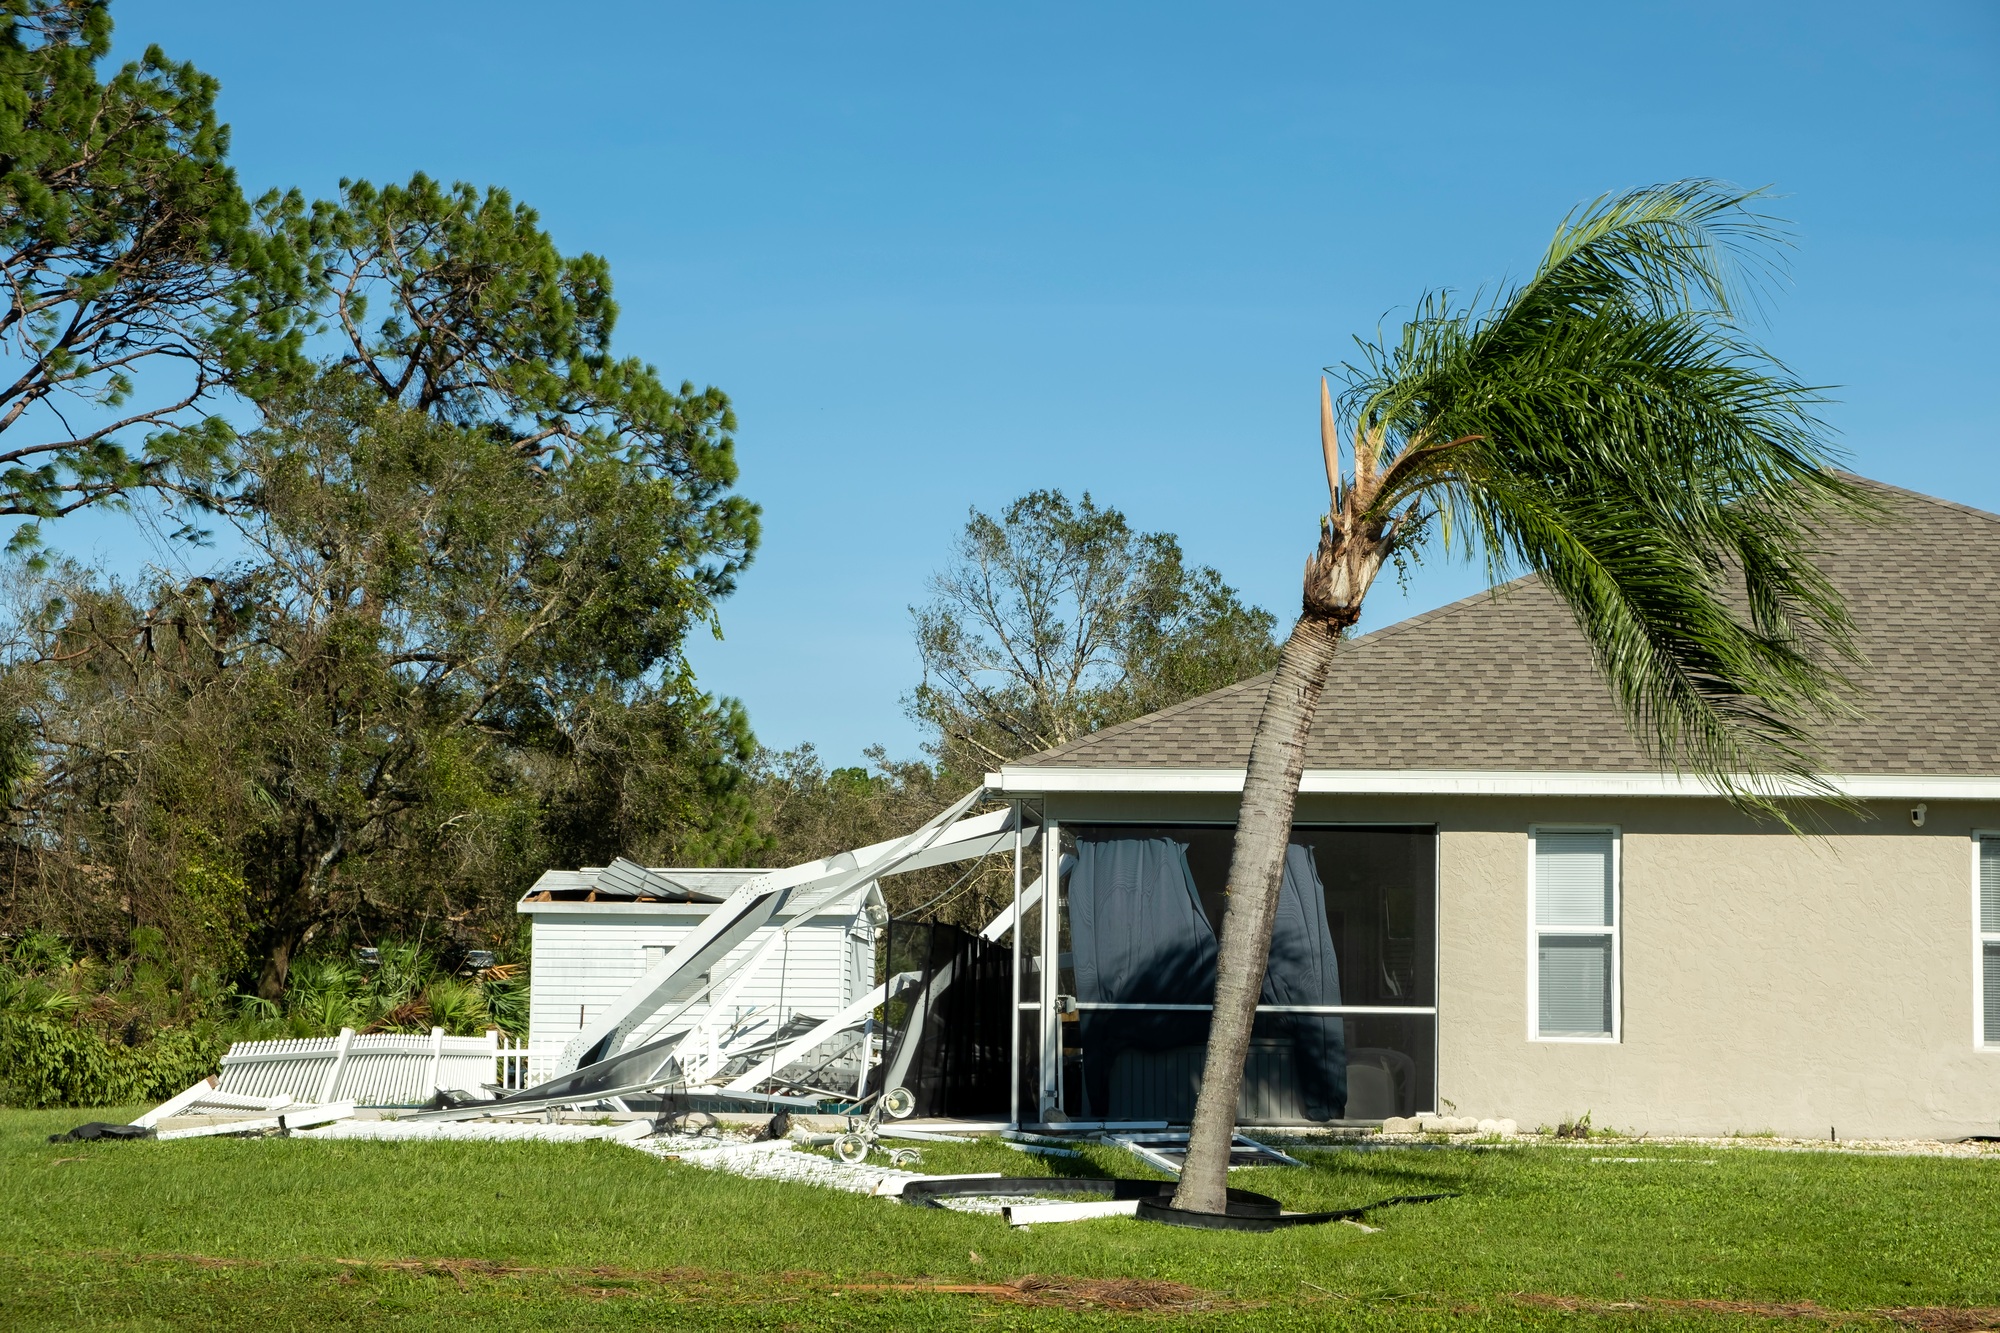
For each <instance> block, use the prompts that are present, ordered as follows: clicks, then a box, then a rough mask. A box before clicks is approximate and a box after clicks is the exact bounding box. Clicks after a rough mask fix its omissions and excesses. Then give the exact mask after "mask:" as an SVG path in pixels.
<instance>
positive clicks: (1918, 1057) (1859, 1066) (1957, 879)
mask: <svg viewBox="0 0 2000 1333" xmlns="http://www.w3.org/2000/svg"><path fill="white" fill-rule="evenodd" d="M1047 804H1048V810H1049V813H1050V815H1051V816H1052V817H1054V818H1057V819H1060V820H1087V819H1146V820H1173V819H1197V820H1228V819H1231V818H1233V815H1234V809H1233V806H1234V802H1233V800H1229V799H1223V798H1205V797H1185V798H1163V797H1159V796H1147V797H1129V796H1089V797H1072V796H1060V797H1050V798H1049V800H1048V803H1047ZM1871 812H1872V813H1873V814H1874V816H1875V818H1873V819H1857V818H1854V817H1850V816H1833V817H1829V818H1828V820H1827V822H1826V827H1825V830H1824V832H1823V833H1821V834H1820V835H1818V836H1812V837H1799V836H1796V835H1794V834H1791V833H1788V832H1786V831H1784V830H1783V829H1782V828H1777V827H1774V826H1770V825H1760V824H1757V823H1754V822H1752V821H1750V820H1749V819H1747V818H1745V817H1744V816H1741V815H1739V814H1737V813H1736V812H1734V811H1733V810H1731V809H1730V808H1729V807H1727V806H1726V805H1724V804H1723V803H1721V802H1719V801H1703V800H1689V799H1653V800H1638V799H1584V798H1513V797H1507V798H1494V797H1479V798H1474V797H1465V798H1460V797H1380V798H1352V797H1340V798H1306V799H1303V800H1302V801H1301V802H1300V808H1299V815H1298V817H1299V819H1300V820H1302V821H1311V822H1319V821H1357V822H1375V821H1381V822H1415V823H1434V824H1436V825H1437V826H1438V830H1439V864H1438V876H1439V895H1440V897H1439V912H1438V926H1439V945H1438V953H1439V959H1438V962H1439V968H1438V973H1439V995H1438V1049H1439V1054H1438V1088H1439V1097H1440V1099H1441V1100H1443V1101H1446V1102H1449V1103H1450V1104H1451V1105H1452V1106H1453V1107H1455V1108H1456V1110H1457V1112H1458V1113H1459V1114H1462V1115H1479V1116H1510V1117H1512V1118H1514V1119H1515V1120H1517V1121H1520V1122H1521V1123H1522V1124H1524V1125H1536V1124H1551V1125H1553V1124H1555V1123H1557V1122H1559V1121H1560V1120H1563V1119H1565V1118H1569V1117H1573V1116H1576V1115H1578V1114H1580V1113H1582V1112H1584V1111H1589V1112H1591V1114H1592V1117H1593V1120H1594V1122H1595V1123H1596V1124H1598V1125H1611V1126H1615V1127H1618V1128H1621V1129H1634V1130H1650V1131H1652V1132H1655V1133H1727V1132H1732V1131H1734V1132H1753V1133H1754V1132H1758V1131H1765V1130H1773V1131H1777V1132H1779V1133H1782V1134H1788V1135H1809V1136H1823V1135H1826V1134H1828V1133H1829V1132H1830V1131H1831V1132H1836V1133H1838V1134H1839V1135H1840V1136H1841V1137H1843V1138H1847V1137H1926V1138H1935V1137H1953V1136H1957V1135H1962V1134H1973V1133H1984V1134H1991V1133H1996V1132H2000V1049H1986V1050H1981V1049H1977V1048H1975V1047H1974V1045H1973V1031H1974V1028H1973V1003H1974V996H1975V994H1976V990H1975V974H1974V960H1975V954H1974V950H1973V922H1974V917H1973V911H1974V899H1973V882H1972V848H1971V834H1972V832H1973V830H1974V829H1983V830H1994V829H2000V804H1994V803H1986V804H1974V803H1945V802H1931V803H1930V805H1929V810H1928V815H1927V818H1926V820H1925V825H1924V827H1923V828H1922V829H1916V828H1913V827H1912V826H1911V825H1910V822H1909V818H1908V806H1907V805H1892V804H1887V803H1884V804H1881V805H1879V806H1876V807H1873V808H1872V811H1871ZM1537 824H1608V825H1612V826H1615V827H1617V828H1619V829H1620V830H1621V834H1622V856H1623V883H1622V885H1621V893H1622V900H1621V901H1622V916H1623V921H1622V932H1621V940H1620V950H1621V963H1622V971H1623V986H1622V1011H1621V1012H1622V1028H1623V1031H1622V1039H1621V1040H1620V1041H1619V1042H1617V1043H1615V1044H1612V1043H1578V1042H1542V1041H1532V1040H1530V1039H1529V1036H1528V1017H1529V996H1528V948H1529V943H1528V942H1529V933H1528V830H1529V828H1530V827H1531V826H1533V825H1537Z"/></svg>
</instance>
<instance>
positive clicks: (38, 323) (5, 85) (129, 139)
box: [0, 0, 303, 546]
mask: <svg viewBox="0 0 2000 1333" xmlns="http://www.w3.org/2000/svg"><path fill="white" fill-rule="evenodd" d="M4 14H5V24H6V26H5V29H4V31H0V277H3V278H4V281H5V297H4V302H0V515H12V516H16V517H20V518H24V519H27V520H28V521H27V522H25V523H23V524H21V525H19V526H17V528H16V530H15V535H14V540H15V543H16V545H17V546H19V545H24V544H33V543H34V542H35V541H36V540H37V539H38V522H37V521H38V520H43V519H48V518H54V517H57V516H59V515H62V514H67V513H70V512H72V511H74V510H76V509H79V508H81V507H83V506H85V505H89V504H93V503H97V502H101V501H106V500H113V499H115V498H117V497H120V496H123V495H125V494H127V493H128V492H129V491H131V490H132V489H133V488H135V487H140V486H149V485H162V484H165V485H174V484H178V483H187V484H190V485H193V486H195V487H197V488H198V487H200V486H202V484H203V483H204V482H205V480H206V479H207V478H208V476H209V474H210V473H211V472H212V471H213V469H214V468H215V467H216V466H217V465H218V463H219V462H220V460H221V457H222V455H223V454H224V452H225V451H226V449H227V446H228V442H229V438H230V431H229V430H228V428H227V426H226V425H225V424H224V422H223V421H222V420H221V419H220V418H218V417H216V416H213V415H211V414H210V413H209V411H208V408H209V406H210V405H211V404H213V403H214V401H215V400H216V399H217V397H218V395H219V394H220V393H221V392H222V391H223V390H224V389H225V388H226V387H227V386H230V385H232V384H248V383H254V382H259V381H262V380H265V379H268V378H269V376H270V375H271V374H273V373H274V372H278V371H282V370H284V369H286V368H287V367H288V366H290V365H291V364H292V363H293V362H294V361H295V359H296V354H297V345H298V344H297V339H296V336H295V335H294V334H292V333H291V332H290V330H289V327H288V326H289V313H288V312H289V309H290V307H291V304H292V302H293V301H295V300H296V299H297V298H298V297H299V296H300V295H302V294H303V289H302V288H301V287H300V286H299V285H298V280H299V277H300V273H299V270H298V268H297V267H296V265H295V264H293V263H292V262H290V260H289V259H288V257H287V256H288V250H287V247H285V246H284V245H283V244H278V245H276V246H274V245H272V244H271V238H269V237H267V236H265V235H262V234H261V233H260V232H259V231H258V230H257V229H256V228H255V227H254V226H253V225H252V217H251V212H250V207H249V205H248V204H247V203H246V202H245V201H244V199H243V196H242V193H241V191H240V190H239V189H238V188H237V184H236V177H235V174H234V172H232V171H231V170H230V168H229V166H228V165H227V163H226V162H225V160H224V158H225V154H226V152H227V150H228V145H229V131H228V128H227V127H226V126H224V125H222V124H220V123H219V122H218V121H217V120H216V116H215V93H216V82H215V80H214V79H212V78H210V77H209V76H208V75H206V74H203V73H201V72H200V71H199V70H197V69H196V68H195V67H194V66H192V65H189V64H179V63H175V62H173V61H171V60H169V59H168V58H167V57H166V55H165V54H164V53H162V52H161V51H160V49H159V48H158V47H149V48H148V49H147V50H146V52H145V54H144V55H143V56H142V57H141V58H140V59H139V60H136V61H133V62H132V63H130V64H127V65H125V66H124V67H123V68H121V69H119V70H118V71H116V72H115V73H114V74H112V75H111V76H110V78H109V79H102V80H101V79H100V77H99V72H98V66H99V65H100V64H101V62H102V61H103V60H104V58H105V56H106V54H107V53H108V52H109V50H110V45H111V20H110V17H109V15H108V13H107V6H106V3H105V0H6V3H5V8H4Z"/></svg>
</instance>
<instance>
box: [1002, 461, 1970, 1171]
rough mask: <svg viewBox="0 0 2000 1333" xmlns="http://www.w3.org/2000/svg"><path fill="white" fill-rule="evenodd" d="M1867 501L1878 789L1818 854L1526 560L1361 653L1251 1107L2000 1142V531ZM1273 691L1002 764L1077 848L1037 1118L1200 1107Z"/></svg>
mask: <svg viewBox="0 0 2000 1333" xmlns="http://www.w3.org/2000/svg"><path fill="white" fill-rule="evenodd" d="M1872 485H1873V484H1872V483H1871V486H1872ZM1875 490H1876V492H1877V493H1878V494H1879V495H1881V496H1882V497H1883V499H1884V501H1885V503H1887V504H1888V505H1889V506H1890V508H1891V512H1892V515H1893V519H1892V522H1891V523H1890V524H1889V525H1888V526H1886V527H1864V526H1858V525H1856V526H1844V527H1842V528H1840V529H1839V530H1837V531H1835V532H1833V533H1831V534H1829V540H1828V541H1827V543H1826V546H1825V550H1824V553H1823V559H1822V562H1821V564H1822V568H1823V569H1824V571H1825V572H1826V574H1827V575H1828V577H1829V578H1831V579H1832V580H1833V581H1834V583H1835V584H1836V585H1837V586H1838V587H1839V588H1840V589H1841V591H1842V592H1843V593H1844V595H1845V596H1846V598H1847V601H1848V606H1849V609H1850V611H1851V613H1852V616H1853V619H1854V622H1855V624H1856V626H1857V627H1858V629H1859V637H1860V645H1861V648H1862V650H1863V652H1864V653H1865V655H1866V657H1867V667H1866V669H1865V670H1863V671H1861V672H1860V673H1859V674H1858V683H1859V685H1860V688H1861V694H1860V698H1859V700H1858V701H1859V702H1860V704H1861V705H1862V707H1863V709H1864V711H1865V716H1864V717H1863V718H1862V719H1861V720H1859V721H1855V722H1851V723H1846V724H1843V725H1841V726H1839V727H1838V728H1837V729H1835V730H1833V731H1832V733H1831V734H1829V735H1826V736H1825V737H1823V743H1824V747H1825V752H1826V755H1827V759H1828V766H1829V773H1830V775H1831V776H1832V778H1833V780H1834V782H1835V783H1836V785H1837V786H1838V787H1839V789H1840V790H1841V791H1842V792H1844V793H1846V794H1847V795H1848V796H1849V797H1850V798H1852V799H1853V801H1854V802H1856V803H1857V805H1858V809H1857V810H1853V811H1847V810H1840V809H1835V808H1821V809H1818V810H1817V812H1816V816H1815V817H1816V820H1817V827H1816V829H1815V831H1814V832H1812V833H1810V834H1808V835H1806V836H1801V835H1799V834H1796V833H1793V832H1790V831H1788V830H1787V829H1785V828H1784V827H1782V826H1781V825H1779V824H1777V823H1774V822H1769V821H1764V822H1760V821H1758V820H1756V819H1753V818H1751V817H1750V816H1748V815H1746V814H1745V813H1743V812H1742V811H1740V810H1738V809H1737V808H1735V807H1733V806H1732V805H1730V804H1729V803H1727V802H1726V801H1724V800H1723V799H1721V798H1720V797H1719V796H1717V795H1716V794H1715V793H1714V791H1712V790H1711V789H1710V788H1709V787H1707V786H1706V785H1705V784H1703V783H1702V782H1700V781H1698V780H1696V779H1694V778H1692V777H1689V776H1686V775H1682V774H1676V773H1673V772H1663V771H1661V769H1660V768H1659V767H1658V766H1657V765H1656V764H1655V763H1654V762H1652V761H1651V760H1649V759H1648V758H1647V757H1646V756H1645V754H1644V753H1642V752H1641V750H1640V749H1639V747H1638V746H1637V745H1636V744H1635V743H1634V741H1633V740H1632V737H1631V735H1630V733H1629V731H1628V730H1627V727H1626V725H1625V722H1624V720H1623V718H1622V716H1621V714H1620V712H1619V709H1618V707H1617V705H1616V703H1615V701H1614V700H1613V698H1612V696H1611V695H1610V693H1609V691H1608V690H1607V688H1606V686H1605V685H1604V683H1603V682H1602V680H1601V679H1600V677H1599V676H1598V674H1597V672H1596V670H1595V669H1594V667H1593V665H1592V663H1591V660H1590V656H1589V653H1588V651H1587V649H1586V646H1585V643H1584V640H1583V638H1582V636H1581V635H1580V634H1579V632H1578V631H1577V630H1576V628H1575V626H1574V624H1573V622H1572V620H1571V618H1570V616H1569V613H1568V612H1567V610H1566V609H1565V608H1564V606H1563V605H1562V604H1561V603H1560V602H1559V601H1558V600H1557V599H1556V598H1555V597H1554V596H1553V595H1552V594H1551V593H1549V592H1548V591H1547V590H1546V589H1544V588H1543V587H1542V586H1540V585H1539V584H1538V583H1537V582H1536V581H1535V580H1534V579H1532V578H1529V579H1523V580H1519V581H1517V582H1514V583H1511V584H1508V585H1506V586H1504V587H1502V588H1500V589H1498V590H1496V591H1494V592H1493V593H1490V594H1482V595H1480V596H1476V597H1473V598H1469V599H1467V600H1465V601H1462V602H1458V603H1456V604H1454V605H1451V606H1446V607H1444V608H1442V609H1439V610H1436V611H1432V612H1430V613H1428V614H1425V615H1420V616H1417V617H1414V618H1412V619H1410V620H1407V621H1404V622H1402V623H1400V624H1396V625H1392V626H1390V627H1388V628H1386V629H1382V630H1379V631H1376V632H1374V633H1371V634H1367V635H1364V636H1360V637H1357V638H1355V639H1354V640H1352V641H1351V642H1350V643H1348V644H1346V645H1344V646H1343V648H1342V650H1341V654H1340V656H1339V658H1338V660H1337V663H1336V666H1335V667H1334V670H1333V675H1332V678H1331V681H1330V683H1329V685H1328V687H1327V690H1326V693H1325V697H1324V700H1323V702H1322V704H1321V707H1320V712H1319V717H1318V720H1317V722H1316V724H1315V729H1314V731H1313V734H1312V738H1311V741H1310V744H1309V747H1308V752H1307V759H1306V772H1305V775H1304V779H1303V781H1302V783H1301V786H1300V796H1299V801H1298V808H1297V816H1296V825H1295V834H1294V840H1293V846H1292V848H1291V851H1290V853H1289V855H1288V857H1287V866H1286V876H1285V888H1284V892H1283V895H1282V900H1281V910H1280V920H1279V924H1278V927H1277V931H1276V937H1275V939H1274V944H1273V954H1272V976H1271V978H1270V980H1268V981H1267V983H1266V986H1265V991H1264V999H1265V1004H1264V1006H1263V1007H1262V1009H1261V1010H1260V1017H1259V1022H1258V1028H1257V1030H1256V1036H1255V1040H1254V1041H1253V1047H1252V1052H1251V1057H1250V1062H1249V1064H1248V1066H1246V1086H1245V1093H1244V1100H1243V1105H1242V1107H1241V1108H1240V1110H1241V1115H1242V1118H1243V1119H1244V1121H1245V1122H1247V1123H1257V1122H1265V1123H1269V1122H1293V1121H1321V1122H1339V1121H1343V1120H1349V1121H1351V1120H1369V1119H1377V1118H1380V1117H1383V1116H1386V1115H1390V1114H1409V1113H1413V1112H1425V1111H1443V1112H1447V1113H1450V1112H1455V1113H1457V1114H1460V1115H1475V1116H1493V1117H1511V1118H1513V1119H1515V1120H1516V1121H1518V1122H1520V1123H1521V1124H1523V1125H1524V1126H1532V1125H1536V1124H1538V1123H1539V1124H1549V1125H1554V1124H1556V1123H1558V1122H1560V1121H1563V1120H1566V1119H1572V1118H1574V1117H1577V1116H1580V1115H1582V1114H1584V1113H1585V1112H1588V1113H1590V1115H1591V1116H1592V1118H1593V1122H1594V1123H1595V1124H1597V1125H1600V1126H1603V1125H1614V1126H1617V1127H1620V1128H1630V1129H1634V1130H1649V1131H1654V1132H1660V1133H1728V1132H1749V1133H1754V1132H1760V1131H1777V1132H1779V1133H1783V1134H1788V1135H1813V1136H1824V1135H1829V1134H1832V1135H1838V1136H1840V1137H1862V1136H1869V1137H1884V1136H1886V1137H1904V1136H1909V1137H1918V1136H1921V1137H1941V1136H1942V1137H1951V1136H1959V1135H1967V1134H1992V1133H1996V1132H2000V596H1996V595H1995V585H1996V583H2000V516H1995V515H1993V514H1988V513H1982V512H1979V511H1977V510H1973V509H1969V508H1966V507H1964V506H1961V505H1956V504H1952V503H1948V502H1946V501H1943V500H1937V499H1932V498H1929V497H1925V496H1921V495H1916V494H1913V493H1910V492H1907V491H1899V490H1893V489H1891V488H1889V487H1880V486H1878V487H1875ZM1264 686H1265V680H1264V678H1261V677H1260V678H1257V679H1253V680H1249V681H1245V682H1243V683H1241V684H1239V685H1235V686H1232V687H1230V688H1227V689H1224V690H1220V691H1218V692H1216V693H1213V694H1209V695H1206V696H1204V697H1201V698H1198V699H1194V700H1191V701H1188V702H1186V703H1182V704H1179V705H1177V706H1175V707H1172V708H1168V709H1165V710H1163V711H1161V712H1159V713H1155V714H1152V715H1150V716H1148V717H1144V718H1140V719H1138V720H1136V721H1133V722H1128V723H1125V724H1123V725H1121V726H1116V727H1112V728H1108V729H1106V730H1104V731H1101V732H1098V733H1095V734H1093V735H1090V736H1087V737H1084V738H1082V739H1080V740H1077V741H1075V742H1072V743H1070V744H1068V745H1064V746H1061V747H1059V748H1056V749H1053V750H1049V751H1046V752H1044V753H1041V754H1037V755H1034V756H1031V757H1029V758H1026V759H1023V760H1021V761H1019V762H1017V763H1014V764H1010V765H1008V766H1006V767H1005V768H1004V769H1003V770H1002V771H1001V772H999V773H998V774H994V775H991V776H990V777H989V778H988V787H989V790H990V791H992V792H995V793H997V794H999V795H1001V796H1003V797H1005V798H1006V799H1008V800H1011V801H1014V802H1017V803H1019V804H1020V805H1021V806H1023V807H1025V810H1026V812H1028V813H1033V814H1039V816H1040V817H1041V820H1042V827H1041V833H1040V836H1041V838H1042V842H1043V852H1042V856H1043V861H1044V863H1055V864H1058V865H1060V866H1061V867H1062V868H1063V878H1062V905H1061V908H1060V910H1059V911H1058V912H1057V913H1054V914H1047V919H1044V920H1039V922H1037V918H1041V917H1043V916H1044V915H1045V914H1043V913H1040V912H1037V913H1035V914H1034V917H1031V918H1028V919H1027V931H1026V933H1027V934H1028V935H1029V936H1030V938H1029V939H1028V940H1027V941H1026V944H1027V946H1028V948H1029V950H1030V951H1031V956H1029V957H1028V958H1026V959H1025V960H1024V964H1023V967H1024V972H1025V974H1026V977H1027V981H1026V985H1027V987H1028V989H1027V992H1026V995H1027V999H1028V1001H1029V1003H1028V1005H1027V1006H1026V1007H1027V1008H1028V1009H1029V1010H1030V1011H1031V1012H1030V1013H1029V1015H1028V1017H1029V1018H1030V1020H1031V1021H1030V1022H1028V1023H1026V1024H1024V1035H1023V1037H1022V1040H1021V1051H1022V1059H1023V1062H1024V1064H1025V1065H1026V1066H1027V1068H1026V1071H1025V1078H1024V1085H1025V1087H1024V1092H1023V1097H1024V1101H1025V1106H1024V1108H1023V1110H1022V1112H1021V1113H1020V1114H1021V1118H1022V1119H1025V1120H1033V1119H1043V1120H1049V1119H1055V1118H1059V1117H1063V1116H1067V1117H1068V1118H1070V1119H1072V1120H1093V1119H1095V1120H1105V1119H1109V1120H1132V1119H1166V1120H1179V1121H1185V1120H1186V1118H1187V1116H1188V1113H1189V1111H1190V1110H1191V1108H1192V1104H1193V1093H1194V1087H1195V1081H1196V1076H1197V1075H1198V1072H1199V1069H1200V1062H1201V1057H1202V1054H1203V1049H1204V1048H1203V1045H1202V1043H1203V1041H1204V1039H1205V1029H1206V1022H1207V1015H1206V1008H1205V1007H1206V1005H1207V1002H1208V1000H1209V998H1210V993H1209V988H1210V987H1212V985H1213V976H1214V962H1213V958H1214V927H1215V926H1216V925H1218V924H1219V922H1220V912H1221V903H1222V890H1223V886H1224V881H1225V879H1226V876H1227V867H1228V856H1229V846H1230V839H1231V836H1232V821H1233V819H1234V817H1235V805H1236V801H1237V793H1238V792H1239V791H1240V789H1241V784H1242V776H1243V765H1244V762H1245V758H1246V755H1247V753H1248V749H1249V744H1250V737H1251V733H1252V730H1253V728H1254V726H1255V724H1256V721H1257V716H1258V710H1259V707H1260V704H1261V701H1262V698H1263V693H1264ZM1058 858H1059V859H1058ZM1045 958H1055V959H1056V960H1057V966H1056V967H1054V968H1049V969H1041V968H1039V967H1038V966H1037V960H1038V959H1045Z"/></svg>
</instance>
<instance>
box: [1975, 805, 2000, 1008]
mask: <svg viewBox="0 0 2000 1333" xmlns="http://www.w3.org/2000/svg"><path fill="white" fill-rule="evenodd" d="M1979 929H1980V933H1982V934H1986V935H2000V838H1981V839H1980V840H1979ZM1988 975H1989V976H1990V975H1991V974H1990V973H1989V974H1988ZM1986 993H1987V994H1988V995H1989V996H1990V995H1992V993H1993V991H1992V986H1991V982H1989V983H1988V988H1987V992H1986Z"/></svg>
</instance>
